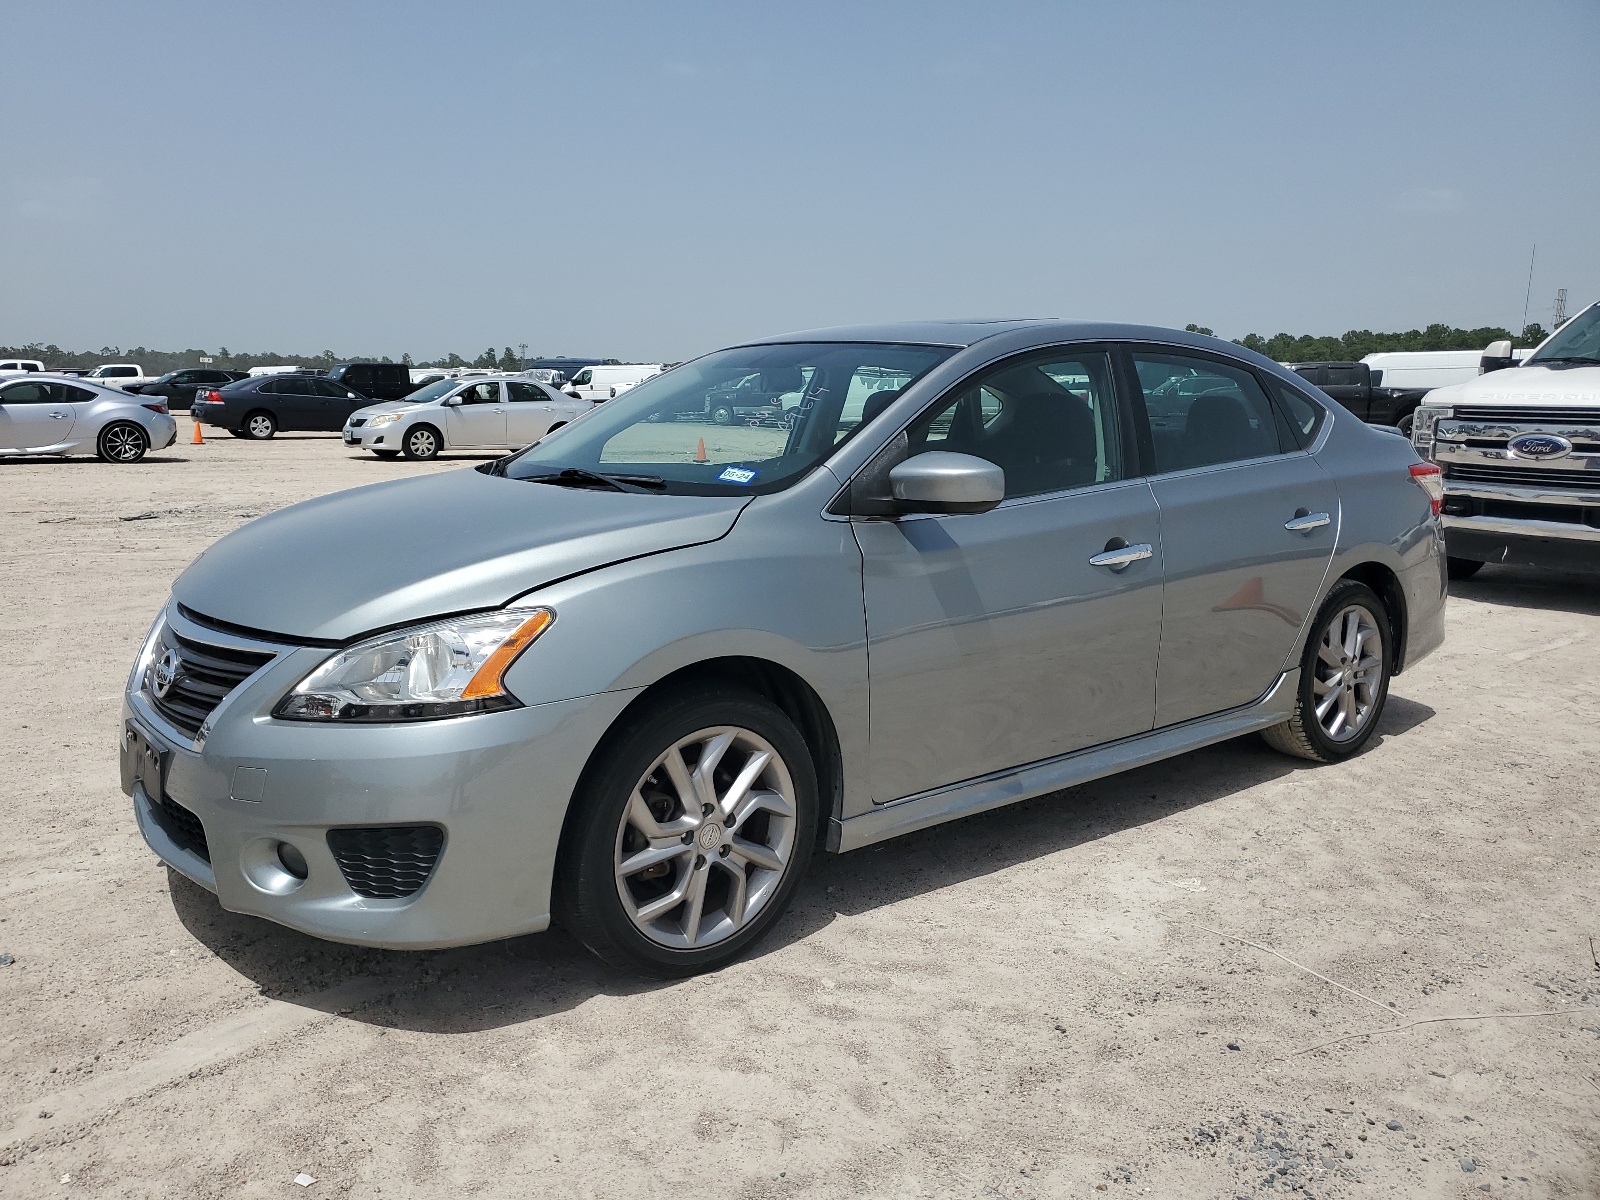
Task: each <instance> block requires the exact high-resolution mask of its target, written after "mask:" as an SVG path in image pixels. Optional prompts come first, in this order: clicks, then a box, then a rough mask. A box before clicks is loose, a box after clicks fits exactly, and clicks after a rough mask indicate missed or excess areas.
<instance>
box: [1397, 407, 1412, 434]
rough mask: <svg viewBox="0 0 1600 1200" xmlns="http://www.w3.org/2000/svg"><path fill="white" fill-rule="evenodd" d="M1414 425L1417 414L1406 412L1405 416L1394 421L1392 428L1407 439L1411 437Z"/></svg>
mask: <svg viewBox="0 0 1600 1200" xmlns="http://www.w3.org/2000/svg"><path fill="white" fill-rule="evenodd" d="M1416 423H1417V414H1416V412H1415V411H1412V412H1408V413H1407V414H1406V415H1405V416H1403V417H1401V418H1400V419H1399V420H1398V421H1396V422H1395V426H1394V427H1395V428H1396V429H1398V430H1399V431H1400V432H1401V433H1403V434H1405V435H1406V437H1408V438H1409V437H1410V436H1411V429H1412V427H1413V426H1414V425H1415V424H1416Z"/></svg>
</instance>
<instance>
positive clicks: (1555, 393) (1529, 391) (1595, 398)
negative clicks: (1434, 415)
mask: <svg viewBox="0 0 1600 1200" xmlns="http://www.w3.org/2000/svg"><path fill="white" fill-rule="evenodd" d="M1426 402H1427V403H1428V404H1481V405H1485V406H1488V405H1494V406H1507V407H1510V406H1516V405H1523V404H1525V405H1527V406H1529V407H1530V408H1594V407H1597V406H1600V366H1595V367H1582V366H1553V367H1540V366H1532V367H1507V368H1506V369H1505V370H1503V371H1491V372H1489V374H1487V375H1479V376H1478V377H1477V378H1476V379H1469V380H1467V382H1465V383H1455V384H1451V385H1450V386H1449V387H1442V388H1435V389H1434V390H1433V391H1431V392H1429V393H1428V395H1427V400H1426Z"/></svg>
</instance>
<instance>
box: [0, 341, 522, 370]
mask: <svg viewBox="0 0 1600 1200" xmlns="http://www.w3.org/2000/svg"><path fill="white" fill-rule="evenodd" d="M0 358H36V359H38V360H39V361H40V362H42V363H44V365H45V366H46V367H47V368H48V367H95V366H99V365H100V364H101V363H106V362H134V363H138V364H139V365H140V366H142V367H143V368H144V369H145V373H146V374H148V375H165V374H166V373H167V372H168V371H182V370H184V369H186V368H189V367H200V366H210V367H216V368H217V369H218V370H222V371H248V370H249V369H250V368H251V367H268V366H278V365H282V364H292V365H294V366H297V367H312V368H315V369H317V370H322V371H325V370H327V369H328V368H329V367H331V366H333V365H334V364H335V363H341V362H386V363H392V362H400V363H403V364H404V365H406V366H408V367H442V368H446V369H451V370H453V369H456V368H459V367H483V368H487V369H489V370H492V371H520V370H522V369H523V366H524V363H523V359H522V357H521V356H520V355H518V354H517V353H516V352H515V351H513V350H512V349H511V347H510V346H507V347H506V348H505V349H504V350H501V351H496V350H495V348H494V347H493V346H490V347H489V348H488V349H486V350H485V351H484V352H483V353H482V354H480V355H478V356H477V357H476V358H463V357H462V356H461V355H459V354H446V355H444V356H443V357H441V358H437V359H434V360H432V361H425V362H417V361H415V360H414V359H412V357H411V355H409V354H402V355H401V356H400V357H399V358H398V359H393V358H390V357H389V356H388V355H387V354H385V355H381V356H378V355H360V354H356V355H345V356H342V357H341V356H340V355H337V354H335V353H334V352H333V351H332V350H324V351H323V352H322V353H321V354H279V353H277V352H276V351H272V350H268V351H266V352H264V353H259V354H258V353H248V352H243V351H233V350H229V349H228V348H227V347H226V346H221V347H218V348H217V349H215V350H152V349H150V348H149V347H148V346H133V347H122V346H101V347H100V349H98V350H63V349H62V348H61V347H60V346H57V345H54V344H51V345H43V344H41V343H39V342H29V343H28V344H27V345H26V346H0ZM202 358H209V359H210V360H211V361H210V362H209V363H202V362H201V361H200V360H201V359H202Z"/></svg>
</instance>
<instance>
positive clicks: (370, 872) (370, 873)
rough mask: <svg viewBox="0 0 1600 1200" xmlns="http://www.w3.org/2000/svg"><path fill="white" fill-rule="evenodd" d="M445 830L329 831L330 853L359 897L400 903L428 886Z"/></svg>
mask: <svg viewBox="0 0 1600 1200" xmlns="http://www.w3.org/2000/svg"><path fill="white" fill-rule="evenodd" d="M443 847H444V830H443V829H440V828H439V827H438V826H437V825H377V826H372V827H369V828H365V829H330V830H328V849H329V850H331V851H333V857H334V860H335V861H336V862H338V864H339V870H340V871H342V872H344V881H345V882H346V883H348V884H349V885H350V890H351V891H353V892H354V893H355V894H356V895H358V896H365V897H367V898H368V899H371V900H398V899H401V898H402V897H404V896H413V895H415V894H416V893H417V892H418V891H420V890H421V888H422V885H423V884H425V883H427V882H428V876H429V875H431V874H432V873H433V867H434V864H435V863H437V862H438V861H439V851H440V850H441V849H442V848H443Z"/></svg>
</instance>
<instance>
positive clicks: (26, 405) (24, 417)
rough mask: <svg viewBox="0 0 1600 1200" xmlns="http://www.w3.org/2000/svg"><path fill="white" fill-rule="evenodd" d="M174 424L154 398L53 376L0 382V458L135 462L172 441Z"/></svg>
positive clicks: (37, 376)
mask: <svg viewBox="0 0 1600 1200" xmlns="http://www.w3.org/2000/svg"><path fill="white" fill-rule="evenodd" d="M177 436H178V423H177V421H175V420H173V418H172V416H171V415H170V414H169V413H168V412H167V405H166V401H165V400H163V399H161V398H159V397H149V396H131V395H129V394H128V393H127V392H123V391H119V390H117V389H116V388H109V387H102V386H101V385H99V384H97V383H90V382H88V381H86V380H83V379H76V378H71V377H68V376H58V375H32V374H30V375H27V376H23V377H21V378H12V379H7V380H4V381H0V455H8V456H9V455H20V454H59V455H67V454H97V455H99V456H100V457H101V458H102V459H104V460H105V461H106V462H114V463H132V462H138V461H139V460H140V459H141V458H143V457H144V456H145V452H146V451H149V450H165V449H166V448H167V447H168V446H170V445H172V443H173V442H174V441H176V440H177Z"/></svg>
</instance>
